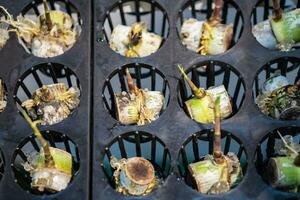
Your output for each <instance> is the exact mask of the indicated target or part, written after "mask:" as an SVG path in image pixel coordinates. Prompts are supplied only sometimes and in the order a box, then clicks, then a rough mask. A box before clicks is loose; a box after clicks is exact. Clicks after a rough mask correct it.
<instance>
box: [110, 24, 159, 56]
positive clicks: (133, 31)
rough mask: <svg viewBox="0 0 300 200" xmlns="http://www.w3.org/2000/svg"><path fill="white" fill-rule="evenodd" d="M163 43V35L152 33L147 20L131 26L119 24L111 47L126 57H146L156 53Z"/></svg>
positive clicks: (111, 41)
mask: <svg viewBox="0 0 300 200" xmlns="http://www.w3.org/2000/svg"><path fill="white" fill-rule="evenodd" d="M161 43H162V37H161V36H159V35H157V34H155V33H150V32H148V30H147V25H146V23H145V22H136V23H134V24H132V25H131V26H124V25H117V26H116V27H115V28H114V30H113V32H112V34H111V39H110V41H109V45H110V47H111V48H112V49H113V50H114V51H115V52H117V53H119V54H121V55H123V56H126V57H130V58H133V57H145V56H149V55H150V54H152V53H155V52H156V51H157V50H158V49H159V47H160V46H161Z"/></svg>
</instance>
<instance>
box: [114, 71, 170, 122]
mask: <svg viewBox="0 0 300 200" xmlns="http://www.w3.org/2000/svg"><path fill="white" fill-rule="evenodd" d="M125 72H126V77H127V84H128V89H129V91H128V92H125V91H123V92H121V93H115V94H114V97H115V98H114V99H115V103H116V107H117V118H118V120H119V121H120V122H121V123H122V124H125V125H126V124H137V125H145V124H148V123H151V122H152V121H154V120H156V119H157V118H158V117H159V114H160V112H161V110H162V108H163V102H164V96H163V94H162V93H161V92H160V91H149V90H148V89H139V88H138V87H137V86H136V84H135V83H134V81H133V79H132V77H131V75H130V73H129V70H128V69H126V70H125Z"/></svg>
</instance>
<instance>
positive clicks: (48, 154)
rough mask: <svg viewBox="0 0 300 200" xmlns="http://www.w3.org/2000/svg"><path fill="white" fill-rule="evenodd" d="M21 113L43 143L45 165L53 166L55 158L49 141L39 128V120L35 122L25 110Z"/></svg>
mask: <svg viewBox="0 0 300 200" xmlns="http://www.w3.org/2000/svg"><path fill="white" fill-rule="evenodd" d="M21 113H22V115H23V116H24V118H25V119H26V121H27V122H28V123H29V125H30V126H31V128H32V130H33V132H34V134H35V136H36V137H37V138H38V140H39V141H40V142H41V144H42V148H43V151H44V154H45V166H46V167H48V168H53V167H54V166H55V162H54V159H53V157H52V155H51V152H50V146H49V144H48V142H47V141H46V140H45V138H44V137H43V135H42V133H41V132H40V130H39V129H38V128H37V123H38V122H37V121H36V122H33V121H32V120H31V118H30V117H29V116H28V115H27V113H26V112H25V111H24V110H23V111H21Z"/></svg>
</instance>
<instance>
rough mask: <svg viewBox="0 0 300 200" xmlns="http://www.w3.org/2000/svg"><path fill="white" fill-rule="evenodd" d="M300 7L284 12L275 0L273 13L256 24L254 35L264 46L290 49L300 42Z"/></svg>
mask: <svg viewBox="0 0 300 200" xmlns="http://www.w3.org/2000/svg"><path fill="white" fill-rule="evenodd" d="M299 21H300V9H299V8H297V9H295V10H292V11H288V12H283V11H282V9H281V8H280V4H279V1H278V0H273V14H272V16H270V17H269V19H268V20H266V21H263V22H260V23H258V24H256V25H255V26H254V27H253V29H252V32H253V35H254V36H255V38H256V40H257V41H258V42H259V43H260V44H261V45H263V46H264V47H267V48H270V49H280V50H281V51H290V50H291V49H292V48H293V47H294V46H298V45H299V42H300V23H299ZM297 43H298V44H297Z"/></svg>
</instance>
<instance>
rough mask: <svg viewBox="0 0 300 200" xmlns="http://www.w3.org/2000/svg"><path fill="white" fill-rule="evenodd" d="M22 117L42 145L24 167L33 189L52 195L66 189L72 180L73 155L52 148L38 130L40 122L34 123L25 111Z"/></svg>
mask: <svg viewBox="0 0 300 200" xmlns="http://www.w3.org/2000/svg"><path fill="white" fill-rule="evenodd" d="M22 115H23V116H24V118H25V119H26V121H27V122H28V123H29V125H30V126H31V128H32V129H33V132H34V134H35V136H36V137H37V138H38V140H39V142H40V143H41V145H42V148H41V150H40V152H38V153H33V154H32V155H30V156H29V157H28V159H27V162H26V163H25V164H24V165H23V166H24V169H25V170H26V171H28V172H30V176H31V179H32V181H31V188H32V189H34V190H37V191H38V192H51V193H55V192H59V191H62V190H64V189H66V187H67V186H68V184H69V182H70V181H71V178H72V165H73V161H72V155H71V154H70V153H68V152H66V151H63V150H61V149H58V148H53V147H50V146H49V144H48V142H47V141H46V140H45V139H44V137H43V136H42V134H41V132H40V131H39V129H38V128H37V124H38V123H40V121H32V120H31V119H30V117H29V116H28V115H27V113H26V112H25V111H22Z"/></svg>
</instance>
